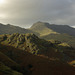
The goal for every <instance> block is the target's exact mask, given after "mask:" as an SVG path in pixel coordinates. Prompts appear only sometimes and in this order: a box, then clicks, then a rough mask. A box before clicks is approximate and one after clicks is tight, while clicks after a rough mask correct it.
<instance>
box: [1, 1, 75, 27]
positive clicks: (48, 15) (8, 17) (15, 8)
mask: <svg viewBox="0 0 75 75" xmlns="http://www.w3.org/2000/svg"><path fill="white" fill-rule="evenodd" d="M39 20H40V21H43V22H48V23H51V24H57V25H62V24H64V25H69V26H74V27H75V21H74V20H75V1H74V0H56V1H55V0H46V1H45V0H41V1H38V0H31V1H29V0H0V22H1V23H5V24H7V23H8V24H12V25H18V26H20V27H24V28H25V27H26V28H28V27H30V26H31V25H32V24H33V23H35V22H37V21H39Z"/></svg>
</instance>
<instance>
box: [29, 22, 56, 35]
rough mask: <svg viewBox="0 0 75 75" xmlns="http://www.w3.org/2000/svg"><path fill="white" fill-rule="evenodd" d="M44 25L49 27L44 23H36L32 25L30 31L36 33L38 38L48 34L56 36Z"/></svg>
mask: <svg viewBox="0 0 75 75" xmlns="http://www.w3.org/2000/svg"><path fill="white" fill-rule="evenodd" d="M46 25H50V24H49V23H44V22H37V23H34V24H33V25H32V27H31V28H30V30H32V31H34V32H37V33H38V34H39V36H45V35H48V34H57V32H55V31H53V30H52V29H50V28H48V27H47V26H46Z"/></svg>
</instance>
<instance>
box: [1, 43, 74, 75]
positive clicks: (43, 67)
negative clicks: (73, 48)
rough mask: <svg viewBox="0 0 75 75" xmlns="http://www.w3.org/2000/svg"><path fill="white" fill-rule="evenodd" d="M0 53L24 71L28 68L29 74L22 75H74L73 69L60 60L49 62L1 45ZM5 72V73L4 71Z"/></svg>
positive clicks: (43, 58) (46, 59) (47, 59)
mask: <svg viewBox="0 0 75 75" xmlns="http://www.w3.org/2000/svg"><path fill="white" fill-rule="evenodd" d="M0 48H1V50H0V51H1V52H2V53H4V54H5V55H8V53H9V51H11V52H12V57H11V53H9V55H8V57H10V58H11V59H13V60H14V61H16V62H17V63H18V64H20V65H21V66H23V67H26V69H28V68H29V70H30V71H28V72H29V74H24V75H66V74H68V75H74V74H75V68H74V67H72V66H70V65H68V64H67V63H65V62H62V61H60V60H49V58H45V57H41V56H35V55H32V54H30V53H28V52H26V51H23V50H19V49H17V48H14V47H11V46H5V45H1V44H0ZM4 72H5V71H4Z"/></svg>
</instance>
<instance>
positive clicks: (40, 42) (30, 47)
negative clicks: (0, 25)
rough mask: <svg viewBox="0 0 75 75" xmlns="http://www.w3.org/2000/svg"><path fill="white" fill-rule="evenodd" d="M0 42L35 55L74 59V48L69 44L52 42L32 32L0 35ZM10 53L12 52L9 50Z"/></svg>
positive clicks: (64, 59) (66, 59) (65, 59)
mask: <svg viewBox="0 0 75 75" xmlns="http://www.w3.org/2000/svg"><path fill="white" fill-rule="evenodd" d="M0 42H1V44H4V45H10V46H13V47H15V48H19V49H21V50H24V51H27V52H30V53H32V54H35V55H45V56H47V57H50V58H54V59H60V60H63V61H70V60H74V59H75V58H74V57H75V55H74V54H73V53H74V52H75V49H74V48H72V47H71V46H70V45H68V44H66V43H62V42H60V41H57V42H55V43H52V42H51V41H46V40H44V39H40V38H38V37H37V36H36V35H34V34H18V33H15V34H11V35H1V36H0ZM67 52H68V53H67ZM10 53H11V54H12V52H11V51H10ZM70 54H71V56H70Z"/></svg>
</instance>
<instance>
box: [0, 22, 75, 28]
mask: <svg viewBox="0 0 75 75" xmlns="http://www.w3.org/2000/svg"><path fill="white" fill-rule="evenodd" d="M40 22H41V21H40ZM36 23H37V22H36ZM43 23H48V22H43ZM0 24H3V25H8V23H0ZM33 24H34V23H33ZM33 24H32V25H29V27H28V26H26V25H25V27H23V26H21V25H15V24H9V25H12V26H18V27H21V28H25V29H28V28H30V27H31V26H33ZM49 24H50V23H49ZM53 25H59V24H53ZM61 25H64V24H61ZM68 26H70V25H68ZM70 27H72V28H75V26H70Z"/></svg>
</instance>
